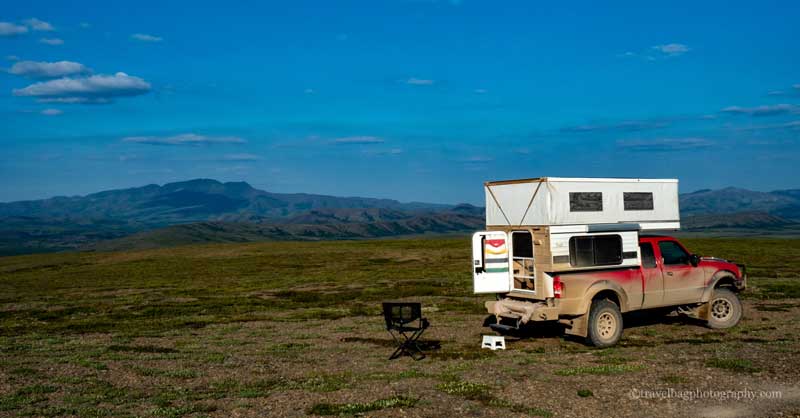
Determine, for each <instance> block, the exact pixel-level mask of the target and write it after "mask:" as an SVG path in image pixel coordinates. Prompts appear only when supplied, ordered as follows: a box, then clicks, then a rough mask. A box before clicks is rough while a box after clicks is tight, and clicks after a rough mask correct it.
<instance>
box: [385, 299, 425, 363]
mask: <svg viewBox="0 0 800 418" xmlns="http://www.w3.org/2000/svg"><path fill="white" fill-rule="evenodd" d="M383 318H384V319H385V320H386V330H387V331H389V334H391V335H392V338H394V341H395V342H396V343H397V349H396V350H394V353H392V355H391V356H389V360H393V359H396V358H398V357H400V356H402V355H403V354H408V355H409V356H411V358H413V359H414V360H422V359H424V358H425V353H423V352H422V349H421V348H420V346H419V344H418V342H417V340H418V339H419V337H420V336H421V335H422V333H423V332H425V330H426V329H427V328H428V326H429V325H430V323H429V322H428V320H427V319H425V318H423V317H422V304H421V303H416V302H384V303H383Z"/></svg>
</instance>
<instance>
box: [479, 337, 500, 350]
mask: <svg viewBox="0 0 800 418" xmlns="http://www.w3.org/2000/svg"><path fill="white" fill-rule="evenodd" d="M481 348H488V349H490V350H497V349H500V350H505V349H506V337H503V336H497V335H484V336H483V342H482V343H481Z"/></svg>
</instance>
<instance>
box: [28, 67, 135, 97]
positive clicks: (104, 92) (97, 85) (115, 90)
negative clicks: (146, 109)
mask: <svg viewBox="0 0 800 418" xmlns="http://www.w3.org/2000/svg"><path fill="white" fill-rule="evenodd" d="M149 91H150V83H148V82H146V81H144V80H142V79H141V78H139V77H134V76H129V75H127V74H125V73H116V74H114V75H102V74H100V75H93V76H90V77H83V78H59V79H56V80H50V81H42V82H38V83H34V84H31V85H30V86H28V87H25V88H22V89H15V90H14V95H15V96H24V97H36V98H37V99H39V100H40V101H42V102H45V103H52V102H55V103H110V102H111V101H112V99H114V98H117V97H131V96H138V95H142V94H145V93H147V92H149Z"/></svg>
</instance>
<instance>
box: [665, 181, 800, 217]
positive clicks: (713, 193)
mask: <svg viewBox="0 0 800 418" xmlns="http://www.w3.org/2000/svg"><path fill="white" fill-rule="evenodd" d="M680 207H681V214H682V215H706V214H731V213H737V212H761V213H766V214H770V215H774V216H778V217H782V218H785V219H793V220H800V190H778V191H774V192H755V191H752V190H746V189H739V188H735V187H727V188H724V189H719V190H698V191H696V192H693V193H687V194H682V195H681V196H680Z"/></svg>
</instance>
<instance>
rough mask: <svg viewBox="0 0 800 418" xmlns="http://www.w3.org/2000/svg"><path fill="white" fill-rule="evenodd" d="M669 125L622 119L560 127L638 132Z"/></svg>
mask: <svg viewBox="0 0 800 418" xmlns="http://www.w3.org/2000/svg"><path fill="white" fill-rule="evenodd" d="M667 126H669V123H667V122H663V121H636V120H634V121H624V122H619V123H613V124H590V125H576V126H565V127H563V128H561V132H563V133H595V132H640V131H647V130H652V129H661V128H666V127H667Z"/></svg>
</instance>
